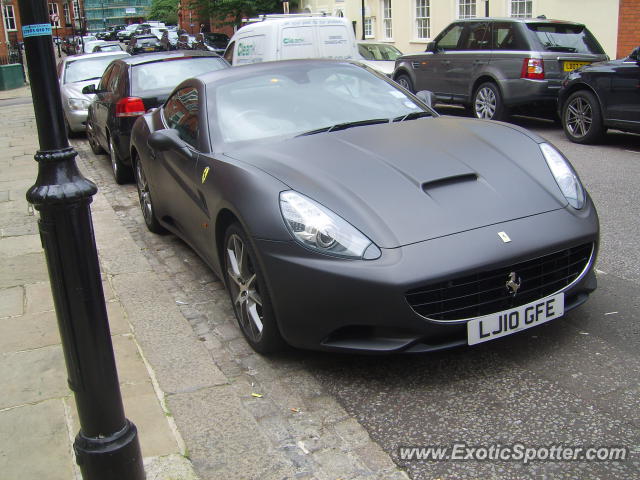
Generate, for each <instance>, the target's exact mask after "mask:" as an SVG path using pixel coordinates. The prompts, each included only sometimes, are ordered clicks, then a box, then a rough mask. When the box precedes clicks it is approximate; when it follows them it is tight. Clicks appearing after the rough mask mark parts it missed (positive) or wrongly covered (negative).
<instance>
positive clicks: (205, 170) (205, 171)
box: [202, 167, 209, 183]
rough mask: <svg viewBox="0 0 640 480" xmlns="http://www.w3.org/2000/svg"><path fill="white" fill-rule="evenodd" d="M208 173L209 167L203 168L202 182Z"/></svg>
mask: <svg viewBox="0 0 640 480" xmlns="http://www.w3.org/2000/svg"><path fill="white" fill-rule="evenodd" d="M208 175H209V167H207V168H205V169H204V170H203V171H202V183H204V182H205V181H206V180H207V176H208Z"/></svg>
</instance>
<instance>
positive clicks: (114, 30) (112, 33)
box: [96, 25, 126, 41]
mask: <svg viewBox="0 0 640 480" xmlns="http://www.w3.org/2000/svg"><path fill="white" fill-rule="evenodd" d="M125 27H126V25H112V26H109V27H107V30H106V31H105V32H103V35H102V38H101V40H108V41H114V40H118V32H119V31H120V30H123V29H124V28H125ZM96 36H97V35H96ZM98 38H100V37H98Z"/></svg>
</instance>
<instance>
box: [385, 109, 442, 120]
mask: <svg viewBox="0 0 640 480" xmlns="http://www.w3.org/2000/svg"><path fill="white" fill-rule="evenodd" d="M423 117H433V115H432V114H431V113H429V112H425V111H424V110H421V111H419V112H409V113H407V114H406V115H400V116H399V117H396V118H394V119H393V121H394V122H404V121H405V120H415V119H416V118H423Z"/></svg>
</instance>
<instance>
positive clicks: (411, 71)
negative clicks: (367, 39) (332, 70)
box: [393, 18, 608, 120]
mask: <svg viewBox="0 0 640 480" xmlns="http://www.w3.org/2000/svg"><path fill="white" fill-rule="evenodd" d="M607 58H608V57H607V56H606V55H605V53H604V50H603V49H602V47H601V46H600V44H599V43H598V41H597V40H596V39H595V37H594V36H593V35H592V34H591V32H589V30H588V29H587V28H586V27H585V26H584V25H582V24H579V23H573V22H566V21H558V20H546V19H541V18H533V19H515V18H473V19H468V20H458V21H456V22H454V23H452V24H451V25H449V26H448V27H447V28H445V29H444V30H443V31H442V33H440V34H439V35H438V36H437V37H436V38H435V39H434V41H433V42H430V43H429V44H428V45H427V50H426V52H425V53H418V54H411V55H404V56H402V57H400V58H398V59H397V60H396V68H395V72H394V73H393V79H394V80H395V81H396V82H398V83H399V84H400V85H401V86H403V87H404V88H406V89H407V90H410V91H412V92H418V91H420V90H429V91H431V92H433V94H434V96H435V99H436V101H437V102H439V103H453V104H461V105H464V106H466V107H468V108H469V109H470V110H472V111H473V114H474V115H475V116H477V117H478V118H486V119H490V120H504V119H505V118H506V117H508V115H509V112H510V110H511V109H512V108H519V107H522V109H524V110H525V111H529V110H531V108H533V107H536V108H540V107H546V109H548V110H551V111H553V110H555V106H556V101H557V99H558V91H559V90H560V85H561V83H562V80H563V78H564V77H565V76H566V75H567V73H569V72H571V71H573V70H575V69H576V68H579V67H581V66H584V65H588V64H590V63H593V62H601V61H603V60H606V59H607Z"/></svg>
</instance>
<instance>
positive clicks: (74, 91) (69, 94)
mask: <svg viewBox="0 0 640 480" xmlns="http://www.w3.org/2000/svg"><path fill="white" fill-rule="evenodd" d="M98 82H100V79H99V78H98V79H96V80H85V81H84V82H73V83H65V84H64V85H62V88H61V92H62V94H63V95H64V96H66V98H84V99H85V100H89V101H92V100H93V98H94V97H95V95H94V94H92V93H90V94H88V95H87V94H85V93H82V89H83V88H84V87H86V86H87V85H94V86H96V87H97V86H98Z"/></svg>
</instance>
